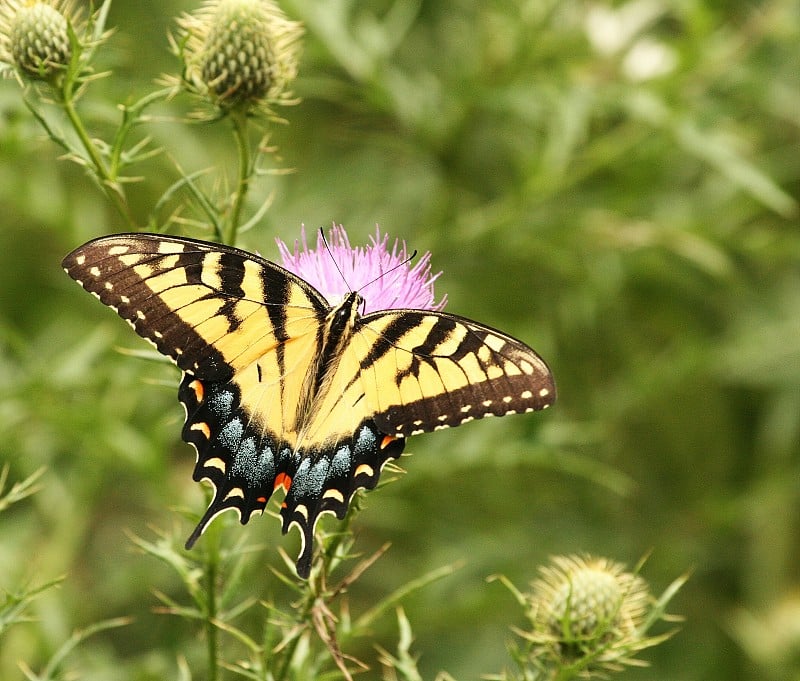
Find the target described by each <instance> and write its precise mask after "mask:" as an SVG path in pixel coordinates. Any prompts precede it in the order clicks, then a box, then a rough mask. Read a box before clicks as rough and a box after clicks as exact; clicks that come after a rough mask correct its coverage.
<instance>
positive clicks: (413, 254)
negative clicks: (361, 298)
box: [361, 250, 417, 291]
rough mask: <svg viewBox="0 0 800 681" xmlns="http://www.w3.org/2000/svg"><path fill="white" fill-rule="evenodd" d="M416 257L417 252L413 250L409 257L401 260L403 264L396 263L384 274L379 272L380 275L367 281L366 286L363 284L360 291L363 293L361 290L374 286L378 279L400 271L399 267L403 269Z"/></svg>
mask: <svg viewBox="0 0 800 681" xmlns="http://www.w3.org/2000/svg"><path fill="white" fill-rule="evenodd" d="M416 257H417V251H416V250H414V252H413V253H412V254H411V255H409V256H408V257H407V258H406V259H405V260H403V262H399V263H397V264H396V265H395V266H394V267H392V268H390V269H388V270H386V271H385V272H381V273H380V274H379V275H378V276H377V277H375V278H374V279H370V280H369V281H368V282H367V283H366V284H364V285H363V286H362V287H361V290H362V291H363V290H364V289H365V288H367V286H369V285H370V284H374V283H375V282H376V281H378V279H383V278H384V277H385V276H386V275H388V274H391V273H392V272H394V271H395V270H399V269H400V268H401V267H403V266H404V265H408V263H410V262H411V261H412V260H413V259H414V258H416Z"/></svg>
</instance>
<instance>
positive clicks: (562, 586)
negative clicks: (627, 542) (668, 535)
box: [523, 556, 655, 672]
mask: <svg viewBox="0 0 800 681" xmlns="http://www.w3.org/2000/svg"><path fill="white" fill-rule="evenodd" d="M539 571H540V574H541V577H540V578H539V579H537V580H536V581H535V582H533V584H532V591H531V593H530V595H529V596H528V598H529V603H530V610H529V613H528V617H529V619H530V620H531V624H532V625H533V626H532V629H531V631H530V632H526V633H525V634H523V635H524V637H525V638H527V639H528V640H530V641H532V642H533V643H535V644H537V646H538V647H537V648H536V650H537V651H538V652H537V653H536V654H537V655H540V656H541V659H543V660H550V661H551V662H552V663H554V664H556V665H557V666H561V665H572V664H577V665H578V666H580V667H582V668H584V669H585V670H586V671H587V672H597V671H599V670H602V669H606V670H609V669H614V668H618V666H619V665H624V664H633V663H634V660H633V658H632V655H633V653H635V652H636V651H638V650H641V649H642V648H645V647H648V646H650V645H653V644H654V641H655V639H652V638H650V639H648V638H645V637H644V635H643V632H642V631H641V628H642V625H643V623H644V620H645V617H646V615H647V610H648V602H649V598H650V596H649V592H648V589H647V584H646V583H645V581H644V580H643V579H642V578H641V577H639V576H638V575H635V574H632V573H630V572H626V571H625V568H624V566H623V565H620V564H619V563H615V562H613V561H610V560H607V559H605V558H593V557H590V556H586V557H581V556H557V557H555V558H553V559H552V562H551V564H550V565H548V566H545V567H542V568H540V570H539Z"/></svg>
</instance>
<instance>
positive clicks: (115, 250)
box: [108, 246, 130, 255]
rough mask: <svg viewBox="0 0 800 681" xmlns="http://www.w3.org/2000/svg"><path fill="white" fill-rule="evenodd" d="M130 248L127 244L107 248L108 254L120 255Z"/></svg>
mask: <svg viewBox="0 0 800 681" xmlns="http://www.w3.org/2000/svg"><path fill="white" fill-rule="evenodd" d="M129 250H130V247H129V246H112V247H111V248H109V249H108V254H109V255H122V254H123V253H127V252H128V251H129Z"/></svg>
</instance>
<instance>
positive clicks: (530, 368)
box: [519, 359, 533, 376]
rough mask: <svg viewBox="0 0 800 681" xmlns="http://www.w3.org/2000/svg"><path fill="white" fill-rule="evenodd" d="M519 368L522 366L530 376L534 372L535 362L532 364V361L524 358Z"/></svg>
mask: <svg viewBox="0 0 800 681" xmlns="http://www.w3.org/2000/svg"><path fill="white" fill-rule="evenodd" d="M519 368H520V369H522V370H523V371H524V372H525V373H526V374H528V375H529V376H530V375H531V374H532V373H533V364H531V363H530V362H528V361H527V360H524V359H523V360H522V361H521V362H520V363H519Z"/></svg>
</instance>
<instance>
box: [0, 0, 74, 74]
mask: <svg viewBox="0 0 800 681" xmlns="http://www.w3.org/2000/svg"><path fill="white" fill-rule="evenodd" d="M74 15H75V12H74V8H73V2H72V1H71V0H67V1H66V2H60V1H59V0H52V1H51V2H20V1H19V0H6V1H5V2H3V3H2V7H0V59H2V61H4V62H6V63H8V64H10V65H12V66H13V67H14V69H15V71H16V72H17V73H18V74H19V75H21V76H25V77H28V78H33V79H37V80H46V81H53V80H54V79H55V78H56V77H57V76H58V75H59V74H61V73H63V71H64V70H65V69H66V67H67V66H68V65H69V62H70V59H71V57H72V47H71V44H70V38H69V24H70V22H73V21H74V19H75V16H74Z"/></svg>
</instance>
